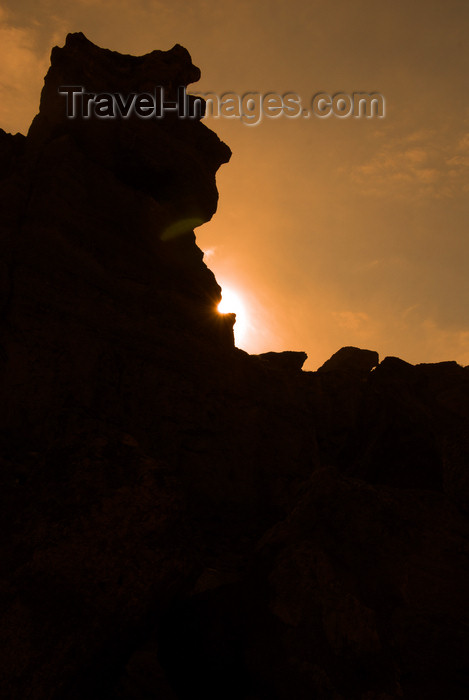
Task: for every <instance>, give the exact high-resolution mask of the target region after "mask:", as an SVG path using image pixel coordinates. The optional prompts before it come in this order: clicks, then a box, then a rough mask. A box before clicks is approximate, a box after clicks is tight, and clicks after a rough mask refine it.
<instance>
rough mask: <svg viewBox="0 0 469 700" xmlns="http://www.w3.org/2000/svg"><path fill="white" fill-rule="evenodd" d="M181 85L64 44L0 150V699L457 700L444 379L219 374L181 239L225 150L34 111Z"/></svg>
mask: <svg viewBox="0 0 469 700" xmlns="http://www.w3.org/2000/svg"><path fill="white" fill-rule="evenodd" d="M198 77H199V71H198V69H197V68H195V67H194V66H193V65H192V62H191V59H190V56H189V54H188V53H187V51H186V50H185V49H183V48H182V47H180V46H176V47H174V48H173V49H172V50H171V51H167V52H162V51H154V52H152V53H150V54H148V55H146V56H141V57H134V56H123V55H120V54H117V53H115V52H111V51H106V50H103V49H100V48H98V47H96V46H94V45H93V44H91V43H90V42H89V41H88V40H87V39H86V38H85V37H84V36H83V35H81V34H74V35H69V37H67V41H66V44H65V46H64V47H63V48H55V49H54V50H53V52H52V63H51V68H50V70H49V73H48V74H47V76H46V80H45V85H44V90H43V93H42V97H41V105H40V112H39V114H38V116H37V117H36V118H35V120H34V121H33V124H32V126H31V129H30V131H29V133H28V136H27V137H26V138H25V137H23V136H21V135H16V136H11V135H8V134H5V133H4V132H1V133H0V180H1V182H0V198H1V199H0V201H1V215H0V252H1V262H0V330H1V338H0V343H1V345H0V391H1V397H2V400H1V402H0V418H1V423H0V447H1V453H0V455H1V457H0V478H1V488H0V493H1V498H2V503H1V509H0V513H1V518H2V522H1V527H0V532H1V539H2V546H1V552H2V574H1V577H0V588H1V592H2V607H1V611H0V616H1V622H0V645H1V649H2V655H1V659H2V660H1V663H0V666H1V669H2V681H1V686H2V697H4V698H11V699H12V700H20V699H21V700H23V698H30V699H31V700H46V699H47V700H82V699H84V698H87V697H96V698H100V699H101V698H106V700H107V699H109V700H113V699H114V700H118V699H119V700H147V699H148V698H159V699H160V700H165V699H167V700H170V699H171V700H174V699H175V698H182V699H183V698H191V699H192V698H193V697H195V696H197V695H198V694H201V695H203V697H205V698H207V699H208V700H210V699H212V698H213V699H214V700H215V698H216V700H219V698H224V699H225V700H230V699H232V700H235V699H236V700H241V698H246V699H247V698H250V699H251V700H261V699H264V700H275V699H277V700H287V699H288V700H291V698H294V699H295V700H302V698H305V699H306V698H308V700H309V698H312V697H313V698H317V699H318V700H329V699H334V700H355V699H356V700H385V699H386V698H401V697H404V698H408V699H410V700H417V699H420V698H426V699H427V698H429V699H431V698H435V699H436V698H438V699H439V698H441V697H451V698H455V699H457V698H463V697H466V695H467V673H468V670H469V669H468V667H467V658H469V654H468V652H469V648H468V647H469V635H468V632H467V630H468V604H467V602H466V597H467V596H466V592H467V587H468V583H469V580H468V577H469V567H468V563H467V552H468V545H469V538H468V534H469V533H468V522H467V513H468V502H469V485H468V468H467V465H468V460H469V443H468V435H469V429H468V427H469V401H468V397H469V380H468V377H469V375H468V369H467V368H462V367H460V366H459V365H457V364H456V363H451V362H449V363H440V364H436V365H417V366H412V365H409V364H408V363H405V362H403V361H402V360H398V359H397V358H385V359H384V360H383V361H382V362H381V363H379V358H378V355H377V353H375V352H372V351H367V350H362V349H358V348H342V349H341V350H339V351H338V352H337V353H336V354H335V355H334V356H333V357H332V358H331V359H330V360H328V361H327V362H326V363H325V364H324V365H323V366H322V367H321V368H320V370H318V371H317V372H304V371H302V369H301V368H302V366H303V363H304V361H305V359H306V355H305V353H301V352H284V353H263V354H262V355H258V356H249V355H248V354H247V353H245V352H243V351H241V350H238V349H237V348H236V347H235V345H234V342H233V322H234V318H233V315H231V314H228V315H226V316H223V315H220V314H219V313H218V312H217V310H216V307H217V304H218V302H219V300H220V288H219V286H218V284H217V282H216V280H215V277H214V276H213V274H212V273H211V272H210V270H208V268H207V267H206V265H205V264H204V262H203V254H202V252H201V251H200V250H199V249H198V247H197V245H196V242H195V236H194V227H196V226H197V225H199V224H200V223H201V222H203V221H207V220H208V219H209V218H210V217H211V216H212V215H213V213H214V212H215V209H216V205H217V197H218V195H217V191H216V186H215V173H216V170H217V168H218V167H219V166H220V165H221V164H222V163H224V162H226V161H227V160H228V159H229V155H230V152H229V149H228V147H227V146H226V145H225V144H223V143H221V142H220V141H219V139H218V138H217V137H216V135H215V134H213V133H212V132H211V131H209V130H208V129H207V128H206V127H205V126H204V125H203V124H202V123H201V121H200V120H199V119H192V120H185V119H181V118H180V117H179V116H178V115H177V114H172V115H171V114H170V115H169V116H168V117H167V118H166V117H165V119H163V120H153V121H152V120H145V119H139V118H138V117H136V116H133V117H130V118H128V119H115V120H104V119H101V120H100V119H96V118H90V119H75V120H70V119H67V118H66V116H65V101H64V98H63V96H60V95H59V94H58V88H59V87H60V86H61V85H83V86H84V87H85V88H86V90H88V91H89V92H109V93H111V92H115V93H121V94H123V95H126V94H130V93H132V92H138V93H140V92H146V91H151V90H153V89H154V88H155V86H162V87H163V89H164V94H165V99H168V100H174V99H175V96H176V94H177V88H178V87H179V86H183V87H186V86H187V85H188V84H190V83H191V82H193V81H195V80H197V79H198Z"/></svg>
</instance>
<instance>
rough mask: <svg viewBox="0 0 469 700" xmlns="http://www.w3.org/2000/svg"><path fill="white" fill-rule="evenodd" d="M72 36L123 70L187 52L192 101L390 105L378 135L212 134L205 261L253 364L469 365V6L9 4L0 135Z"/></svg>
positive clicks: (366, 128)
mask: <svg viewBox="0 0 469 700" xmlns="http://www.w3.org/2000/svg"><path fill="white" fill-rule="evenodd" d="M71 31H73V32H75V31H82V32H84V34H85V35H86V36H87V37H88V39H90V40H91V41H93V42H94V43H96V44H98V45H100V46H102V47H105V48H109V49H113V50H116V51H120V52H122V53H132V54H142V53H148V52H149V51H152V50H154V49H169V48H171V47H172V46H173V45H174V44H175V43H179V44H182V45H183V46H185V47H186V48H187V49H188V50H189V52H190V53H191V56H192V60H193V62H194V63H195V65H197V66H199V68H200V69H201V71H202V79H201V81H200V82H199V83H198V84H195V85H193V86H192V87H191V91H193V92H199V91H200V92H209V91H210V92H215V93H219V94H221V93H224V92H231V91H232V92H237V93H240V94H243V93H246V92H250V91H255V92H260V93H267V92H275V93H279V94H282V93H286V92H295V93H297V94H298V95H300V96H301V97H302V98H303V102H304V103H307V102H308V101H309V100H310V97H311V96H312V95H314V94H315V93H318V92H322V91H324V92H328V93H331V94H334V93H337V92H344V93H353V92H358V91H363V92H374V91H376V92H379V93H381V94H382V95H384V96H385V98H386V116H385V117H384V118H383V119H371V120H367V119H354V118H353V117H350V118H347V119H338V118H335V117H331V118H329V119H325V120H321V119H318V118H315V117H312V118H310V119H301V118H298V119H288V118H286V117H280V118H278V119H267V118H266V119H264V120H263V121H262V122H261V123H260V124H258V125H257V126H248V125H246V124H244V123H241V121H240V120H237V119H226V118H220V119H213V118H212V119H207V120H206V123H207V125H208V126H209V127H210V128H212V129H213V130H214V131H216V132H217V133H218V135H219V136H220V138H222V139H223V140H224V141H225V142H226V143H227V144H228V145H229V146H230V148H231V150H232V151H233V156H232V159H231V161H230V163H229V164H227V165H224V166H222V168H221V169H220V171H219V173H218V176H217V182H218V189H219V192H220V202H219V208H218V212H217V214H216V215H215V216H214V218H213V219H212V221H211V222H210V223H208V224H205V225H204V226H203V227H201V228H199V229H197V230H196V234H197V240H198V244H199V246H200V247H201V248H202V250H204V251H205V252H206V261H207V264H208V265H209V267H211V269H213V270H214V272H215V274H216V276H217V279H218V281H219V283H220V284H221V285H222V287H223V286H226V287H227V288H228V289H230V290H231V291H232V292H234V293H235V294H237V295H238V297H239V298H240V299H241V300H242V303H243V305H244V307H245V309H246V314H247V318H246V319H245V320H244V322H245V323H246V329H245V333H244V336H243V338H242V339H241V338H239V340H238V344H239V345H240V346H241V347H243V348H244V349H246V350H248V351H249V352H264V351H268V350H277V351H278V350H304V351H306V352H307V353H308V356H309V360H308V363H307V365H306V368H308V369H315V368H316V367H318V366H319V365H321V364H322V363H323V362H324V361H325V360H326V359H327V358H328V357H329V356H330V355H331V354H332V353H333V352H335V351H336V350H338V349H339V348H340V347H341V346H344V345H356V346H359V347H364V348H369V349H372V350H377V351H378V352H379V354H380V357H381V358H384V357H385V356H386V355H397V356H399V357H401V358H403V359H405V360H407V361H409V362H412V363H417V362H435V361H440V360H450V359H454V360H457V361H458V362H460V363H461V364H463V365H468V364H469V314H468V301H469V276H468V260H469V237H468V230H467V229H468V220H469V217H468V213H469V212H468V209H469V206H468V204H469V177H468V176H469V83H468V76H469V41H468V36H469V3H468V2H467V0H446V1H445V2H443V0H413V1H412V0H394V1H393V2H389V0H354V1H353V2H351V1H350V0H327V1H326V0H290V1H289V2H285V1H284V0H256V1H255V2H254V1H253V0H250V1H246V0H237V1H236V2H234V1H226V0H216V1H215V0H193V1H192V2H187V1H185V2H183V1H182V0H171V1H166V0H117V1H116V0H102V1H98V0H96V1H95V0H73V2H67V0H62V1H60V2H59V0H22V1H20V2H18V0H7V1H6V2H5V1H4V2H2V4H1V7H0V52H1V62H0V66H1V68H0V126H1V127H2V128H3V129H5V130H6V131H11V132H13V133H15V132H16V131H21V132H23V133H26V131H27V129H28V127H29V124H30V122H31V120H32V118H33V116H34V115H35V113H36V112H37V109H38V104H39V95H40V91H41V88H42V84H43V77H44V75H45V73H46V71H47V68H48V64H49V55H50V50H51V48H52V46H53V45H54V44H58V45H63V44H64V40H65V36H66V34H67V33H68V32H71ZM233 310H235V311H236V309H233Z"/></svg>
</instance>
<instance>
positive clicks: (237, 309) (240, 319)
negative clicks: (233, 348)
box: [217, 287, 249, 344]
mask: <svg viewBox="0 0 469 700" xmlns="http://www.w3.org/2000/svg"><path fill="white" fill-rule="evenodd" d="M217 308H218V313H220V314H236V323H235V325H234V334H235V340H236V344H241V343H242V342H243V340H244V339H245V338H246V334H247V332H248V328H249V322H248V313H247V311H246V306H245V303H244V301H243V299H242V297H241V295H240V294H239V293H238V292H235V291H233V289H229V288H227V287H223V290H222V298H221V302H220V303H219V304H218V307H217Z"/></svg>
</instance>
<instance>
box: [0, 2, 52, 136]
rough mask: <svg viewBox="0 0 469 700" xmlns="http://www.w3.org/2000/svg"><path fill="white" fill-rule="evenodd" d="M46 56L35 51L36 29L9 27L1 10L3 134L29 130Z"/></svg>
mask: <svg viewBox="0 0 469 700" xmlns="http://www.w3.org/2000/svg"><path fill="white" fill-rule="evenodd" d="M48 54H49V52H47V54H45V53H44V52H41V51H39V50H38V48H37V28H36V27H34V26H33V27H21V26H15V25H14V24H12V23H11V18H10V15H9V14H8V13H7V12H6V10H5V9H2V8H0V65H1V72H0V126H1V127H2V128H3V129H4V130H5V131H11V132H13V133H15V132H16V131H22V132H23V133H25V132H26V131H27V129H28V128H29V125H30V123H31V120H32V117H33V116H34V114H35V113H36V110H37V105H38V102H39V94H40V91H41V88H42V80H43V77H44V75H45V73H46V71H47V67H48V63H49V55H48Z"/></svg>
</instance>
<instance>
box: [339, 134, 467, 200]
mask: <svg viewBox="0 0 469 700" xmlns="http://www.w3.org/2000/svg"><path fill="white" fill-rule="evenodd" d="M343 170H345V169H343ZM349 172H350V179H351V181H352V183H354V184H355V185H357V186H359V188H360V191H361V192H362V193H363V194H367V195H370V196H380V197H392V198H399V199H408V200H412V201H419V200H420V201H422V200H424V199H427V198H428V197H432V198H437V199H445V198H453V197H456V196H459V195H461V194H462V193H463V192H464V191H465V190H466V187H467V179H468V175H469V133H464V131H463V132H459V133H457V134H454V133H448V132H445V131H444V130H441V131H439V132H437V131H436V130H431V129H425V130H421V131H414V132H411V133H408V134H406V135H404V136H393V137H390V138H389V139H388V141H387V142H385V143H384V145H382V146H381V148H379V149H378V150H377V152H376V153H375V155H374V156H372V158H371V159H370V160H369V162H367V163H361V164H359V165H356V166H355V167H353V166H352V168H351V169H349Z"/></svg>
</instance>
